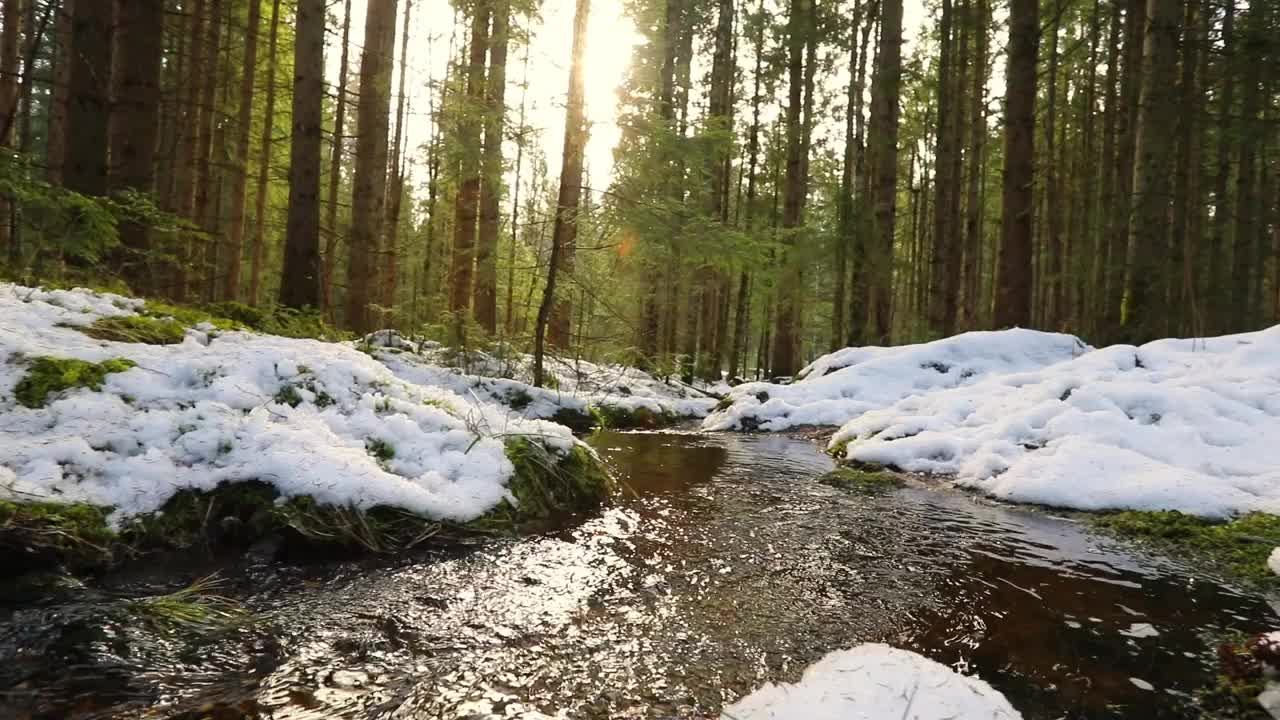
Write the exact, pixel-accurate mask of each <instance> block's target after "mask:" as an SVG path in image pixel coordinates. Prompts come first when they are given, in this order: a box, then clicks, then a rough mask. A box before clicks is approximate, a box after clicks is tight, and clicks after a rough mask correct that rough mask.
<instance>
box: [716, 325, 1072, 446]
mask: <svg viewBox="0 0 1280 720" xmlns="http://www.w3.org/2000/svg"><path fill="white" fill-rule="evenodd" d="M1088 349H1089V348H1088V347H1087V346H1086V345H1085V344H1084V343H1082V342H1081V341H1080V340H1079V339H1078V338H1076V337H1074V336H1072V335H1061V334H1057V333H1045V332H1037V331H1035V330H1005V331H1002V332H969V333H964V334H963V335H957V336H955V337H950V338H946V339H943V340H935V341H933V342H928V343H921V344H918V345H903V346H899V347H856V348H845V349H843V350H838V351H836V352H834V353H831V354H829V355H824V356H822V357H821V358H818V359H817V360H815V361H814V362H813V363H811V364H810V365H808V366H807V367H805V369H804V370H802V371H801V373H800V376H801V379H800V380H798V381H797V382H795V383H793V384H791V385H777V384H773V383H762V382H755V383H745V384H743V385H739V386H738V387H736V388H734V389H733V391H732V392H731V393H730V394H729V398H730V399H731V400H732V404H731V405H729V406H728V407H727V408H725V409H723V410H720V411H718V412H715V413H713V414H712V415H711V416H710V417H708V418H707V419H706V420H705V421H703V425H702V427H703V429H704V430H756V429H759V430H769V431H779V430H786V429H787V428H791V427H797V426H801V425H832V426H837V425H842V424H844V423H846V422H848V421H849V420H850V419H851V418H856V417H858V416H859V415H862V414H863V413H866V412H869V411H872V410H879V409H882V408H884V407H887V406H889V405H892V404H893V403H896V402H898V401H899V400H902V399H903V398H908V397H912V396H917V395H921V394H926V393H932V392H937V391H939V390H945V389H948V388H956V387H968V386H971V385H973V384H975V383H977V382H979V381H981V380H982V379H984V378H987V377H990V376H993V375H1010V374H1014V373H1022V372H1029V371H1033V370H1038V369H1040V368H1042V367H1044V366H1046V365H1050V364H1053V363H1057V362H1061V361H1063V360H1069V359H1071V358H1073V357H1075V356H1077V355H1079V354H1081V353H1083V352H1085V351H1087V350H1088Z"/></svg>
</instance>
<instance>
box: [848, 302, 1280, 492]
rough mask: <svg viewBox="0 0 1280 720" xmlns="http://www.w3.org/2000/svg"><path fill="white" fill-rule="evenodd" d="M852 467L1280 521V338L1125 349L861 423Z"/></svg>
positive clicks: (898, 406) (950, 393)
mask: <svg viewBox="0 0 1280 720" xmlns="http://www.w3.org/2000/svg"><path fill="white" fill-rule="evenodd" d="M841 442H848V448H847V450H846V453H847V457H848V459H850V460H857V461H863V462H871V463H879V464H884V465H892V466H894V467H898V468H901V469H903V470H907V471H911V472H925V473H942V474H947V475H954V476H955V477H956V479H957V481H958V482H959V483H960V484H962V485H965V486H969V487H973V488H976V489H978V490H981V491H983V492H985V493H988V494H990V495H993V496H995V497H999V498H1003V499H1007V500H1013V501H1017V502H1030V503H1042V504H1046V505H1055V506H1063V507H1072V508H1079V509H1083V510H1103V509H1136V510H1180V511H1183V512H1187V513H1194V514H1196V515H1203V516H1207V517H1224V516H1227V515H1232V514H1236V513H1241V512H1249V511H1264V512H1271V513H1280V326H1277V327H1274V328H1271V329H1269V330H1264V331H1260V332H1254V333H1245V334H1240V335H1231V336H1227V337H1220V338H1209V339H1195V340H1158V341H1156V342H1152V343H1148V344H1146V345H1143V346H1141V347H1133V346H1128V345H1117V346H1112V347H1108V348H1103V349H1101V350H1095V351H1093V352H1089V353H1086V354H1084V355H1082V356H1080V357H1079V358H1076V359H1074V360H1069V361H1065V362H1060V363H1056V364H1053V365H1048V366H1046V367H1043V368H1041V369H1038V370H1034V371H1031V372H1016V373H1008V374H997V375H991V376H989V377H986V378H983V379H981V380H980V381H978V382H975V383H972V384H969V385H966V386H963V387H959V388H953V389H946V390H939V391H936V392H930V393H924V394H918V395H915V396H912V397H909V398H906V399H903V400H900V401H898V402H896V403H894V404H892V405H890V406H888V407H885V408H883V409H880V410H874V411H871V412H867V413H864V414H862V415H860V416H858V417H855V418H852V419H851V420H850V422H848V423H847V424H845V425H844V426H843V427H841V428H840V430H839V432H837V433H836V435H835V436H834V438H833V439H832V443H833V445H837V444H838V443H841Z"/></svg>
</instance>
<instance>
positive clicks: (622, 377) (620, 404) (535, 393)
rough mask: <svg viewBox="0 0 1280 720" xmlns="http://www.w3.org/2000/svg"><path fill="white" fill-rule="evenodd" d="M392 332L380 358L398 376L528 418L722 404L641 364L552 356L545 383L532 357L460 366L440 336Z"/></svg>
mask: <svg viewBox="0 0 1280 720" xmlns="http://www.w3.org/2000/svg"><path fill="white" fill-rule="evenodd" d="M385 333H386V331H382V332H381V333H379V338H378V339H379V342H380V344H382V345H385V346H388V347H389V348H390V349H383V350H379V351H377V358H378V359H379V360H381V361H382V362H383V363H384V364H385V365H386V366H387V367H388V368H389V369H390V370H391V372H392V373H394V374H395V375H396V377H399V378H401V379H403V380H407V381H409V382H412V383H419V384H428V385H436V386H439V387H443V388H448V389H450V390H452V391H453V392H455V393H457V394H459V395H462V396H463V397H476V398H479V399H480V400H481V401H483V402H486V403H496V404H500V405H507V406H511V407H512V409H513V410H514V411H515V412H516V413H518V414H519V415H521V416H522V417H526V418H551V417H553V416H554V415H555V414H556V413H557V412H559V411H561V410H570V411H576V412H579V413H584V414H585V413H588V412H590V409H591V408H602V409H608V408H612V409H617V410H624V411H627V412H636V411H637V410H641V409H644V410H648V411H649V412H651V413H653V414H654V415H670V416H676V417H683V418H702V417H706V415H707V414H708V413H709V412H711V410H712V408H713V407H715V404H716V400H715V399H714V398H712V397H709V396H708V395H706V394H703V393H701V392H698V391H697V390H695V389H692V388H690V387H689V386H685V385H682V384H675V383H674V382H670V383H668V382H663V381H661V380H659V379H658V378H655V377H653V376H652V375H650V374H648V373H646V372H644V371H642V370H639V369H637V368H633V367H626V366H622V365H609V364H597V363H592V362H588V361H586V360H567V359H562V358H557V357H551V356H548V357H546V358H545V363H546V369H545V372H546V374H547V377H548V379H550V380H551V381H552V382H549V383H547V385H548V387H542V388H538V387H534V386H533V385H532V384H531V382H532V364H533V359H532V356H529V355H525V354H513V355H512V356H511V357H507V358H499V357H495V356H493V355H489V354H487V353H480V352H472V353H470V356H469V357H468V359H467V361H466V363H465V364H464V366H463V367H453V366H454V365H459V364H462V363H460V362H459V360H458V358H449V357H445V356H446V355H448V354H449V353H450V351H449V350H448V349H447V348H443V347H440V346H439V345H436V344H434V343H431V344H426V345H424V346H423V347H415V346H414V345H413V343H406V342H404V341H403V340H400V341H398V342H397V341H390V342H389V341H387V340H386V335H385ZM717 390H722V391H727V390H728V386H724V387H723V388H715V387H710V388H707V392H711V393H716V392H717Z"/></svg>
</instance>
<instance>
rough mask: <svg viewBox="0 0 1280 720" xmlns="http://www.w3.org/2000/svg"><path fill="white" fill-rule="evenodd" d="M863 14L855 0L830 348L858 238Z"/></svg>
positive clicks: (841, 325)
mask: <svg viewBox="0 0 1280 720" xmlns="http://www.w3.org/2000/svg"><path fill="white" fill-rule="evenodd" d="M863 13H864V10H863V8H862V6H861V5H860V0H854V7H853V23H852V27H851V28H850V32H849V86H848V93H847V94H846V96H845V119H844V156H843V157H842V158H841V160H842V162H841V168H840V197H839V199H838V202H837V208H838V211H839V217H838V222H839V225H838V230H837V233H836V237H835V250H836V253H835V255H836V257H835V276H836V277H835V294H834V295H833V296H832V298H831V342H830V343H829V344H828V347H829V348H830V349H831V350H836V349H838V348H841V347H843V346H844V341H845V329H846V328H847V327H848V321H847V320H846V319H845V316H844V314H845V309H846V301H845V296H846V295H847V294H848V288H847V279H848V276H849V255H850V253H849V249H850V247H851V246H852V245H853V244H854V243H856V242H857V241H858V238H857V234H856V232H855V228H854V207H853V175H854V167H853V165H854V162H855V159H856V157H857V151H856V149H855V147H854V142H855V141H856V139H857V135H856V134H855V132H854V115H855V108H856V107H857V102H858V98H857V92H858V23H859V22H860V21H861V19H862V15H863Z"/></svg>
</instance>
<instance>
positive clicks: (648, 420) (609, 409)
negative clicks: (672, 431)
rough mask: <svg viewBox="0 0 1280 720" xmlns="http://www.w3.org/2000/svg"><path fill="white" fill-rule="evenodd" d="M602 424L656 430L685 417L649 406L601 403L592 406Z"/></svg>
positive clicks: (626, 428) (631, 428) (625, 428)
mask: <svg viewBox="0 0 1280 720" xmlns="http://www.w3.org/2000/svg"><path fill="white" fill-rule="evenodd" d="M592 410H593V411H594V413H595V415H596V417H597V418H598V420H599V422H600V425H601V426H602V427H606V428H614V429H618V430H633V429H643V430H656V429H658V428H664V427H670V426H671V425H675V424H676V423H678V422H680V421H681V420H683V419H684V418H682V417H681V416H680V415H677V414H676V413H673V412H668V411H662V412H654V411H653V410H650V409H649V408H647V407H636V408H624V407H618V406H615V405H600V406H598V407H594V408H592Z"/></svg>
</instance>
